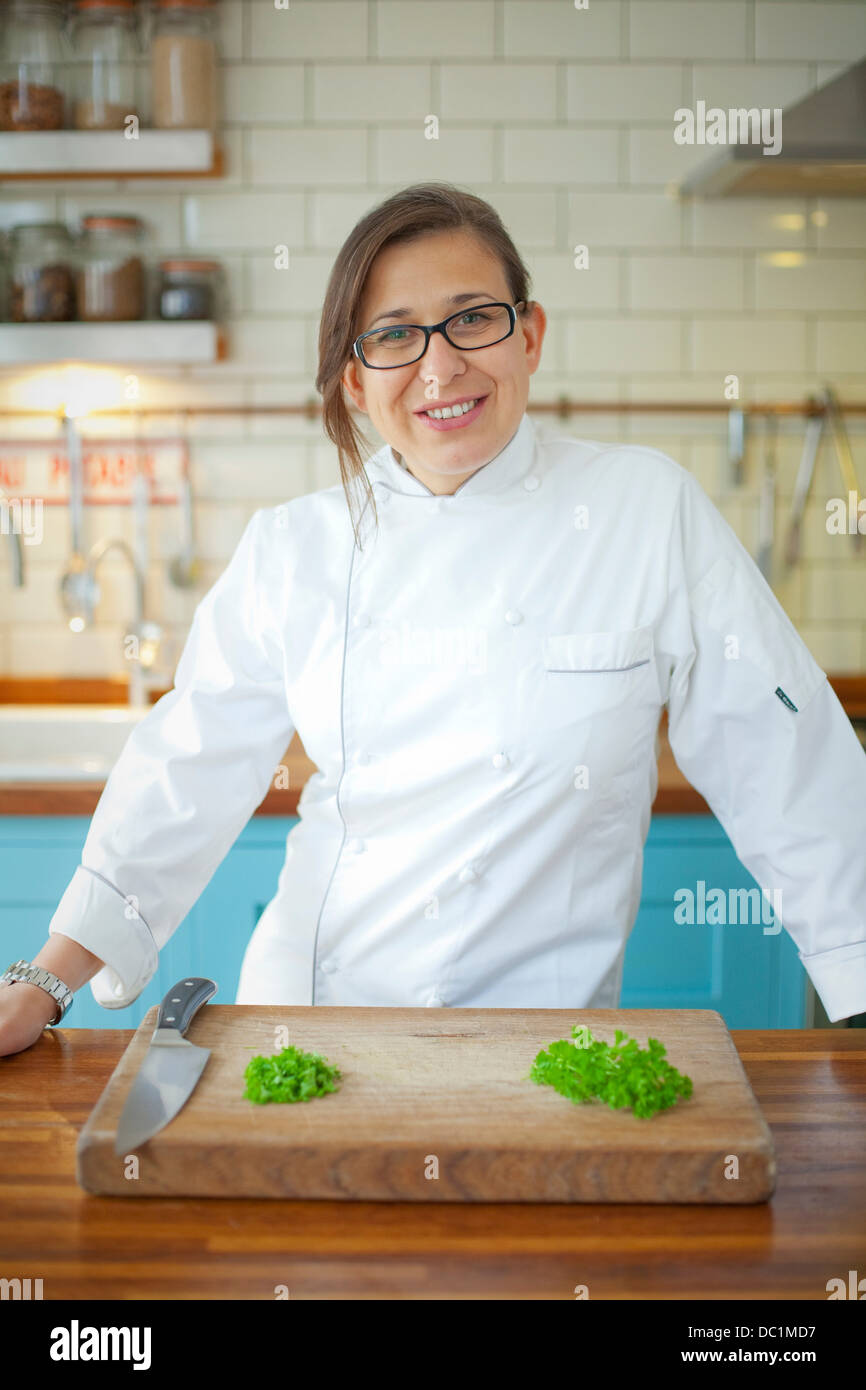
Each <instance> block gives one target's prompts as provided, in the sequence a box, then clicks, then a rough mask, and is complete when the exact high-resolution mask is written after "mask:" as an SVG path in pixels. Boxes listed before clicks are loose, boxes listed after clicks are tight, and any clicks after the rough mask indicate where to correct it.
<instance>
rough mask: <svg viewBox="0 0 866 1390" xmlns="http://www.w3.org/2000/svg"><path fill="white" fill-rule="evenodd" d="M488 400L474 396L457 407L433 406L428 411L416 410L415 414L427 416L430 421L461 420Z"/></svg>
mask: <svg viewBox="0 0 866 1390" xmlns="http://www.w3.org/2000/svg"><path fill="white" fill-rule="evenodd" d="M486 399H487V397H486V396H472V397H470V398H469V399H468V400H466V401H459V402H458V403H457V404H455V405H446V406H438V405H431V406H429V407H428V408H427V409H426V410H416V412H415V414H416V415H420V416H422V417H424V416H426V417H427V419H428V420H459V419H460V418H461V416H463V415H469V414H470V413H471V412H472V411H473V410H475V409H476V407H477V406H479V405H480V404H481V402H482V401H484V400H486Z"/></svg>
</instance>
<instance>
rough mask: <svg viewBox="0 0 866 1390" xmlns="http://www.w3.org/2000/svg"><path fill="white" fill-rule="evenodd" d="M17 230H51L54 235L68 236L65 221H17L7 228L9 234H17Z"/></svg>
mask: <svg viewBox="0 0 866 1390" xmlns="http://www.w3.org/2000/svg"><path fill="white" fill-rule="evenodd" d="M19 232H51V233H52V234H53V235H55V236H65V237H68V236H69V228H68V227H67V225H66V223H65V222H17V223H16V224H15V226H14V227H10V229H9V235H10V236H18V234H19Z"/></svg>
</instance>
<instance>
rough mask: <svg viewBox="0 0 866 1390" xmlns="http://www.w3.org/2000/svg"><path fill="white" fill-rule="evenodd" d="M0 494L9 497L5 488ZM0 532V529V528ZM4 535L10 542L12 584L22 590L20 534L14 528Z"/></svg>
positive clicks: (22, 556)
mask: <svg viewBox="0 0 866 1390" xmlns="http://www.w3.org/2000/svg"><path fill="white" fill-rule="evenodd" d="M0 492H2V493H3V496H4V497H8V496H9V494H8V492H6V490H5V488H0ZM0 530H2V528H0ZM5 534H6V535H7V536H8V537H9V539H10V541H11V542H12V583H13V584H14V585H15V588H16V589H23V588H24V546H23V544H22V542H21V534H20V532H19V531H16V530H15V529H14V527H13V529H12V530H11V531H6V532H5Z"/></svg>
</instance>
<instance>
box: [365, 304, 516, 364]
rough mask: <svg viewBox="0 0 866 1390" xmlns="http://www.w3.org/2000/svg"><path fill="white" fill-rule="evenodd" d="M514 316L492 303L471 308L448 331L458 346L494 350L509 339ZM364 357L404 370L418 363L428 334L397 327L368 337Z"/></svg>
mask: <svg viewBox="0 0 866 1390" xmlns="http://www.w3.org/2000/svg"><path fill="white" fill-rule="evenodd" d="M510 331H511V316H510V315H509V313H508V310H507V309H506V308H505V306H504V305H501V304H490V305H485V306H484V307H483V308H479V309H467V310H465V311H464V312H463V313H462V314H459V315H458V316H457V317H456V318H453V319H452V320H451V322H450V323H449V324H448V326H447V329H446V332H447V334H448V337H449V339H450V340H451V342H452V343H453V344H454V346H455V347H459V348H470V349H471V348H480V347H490V346H491V345H492V344H493V343H498V342H500V341H501V340H502V339H503V338H507V337H508V334H509V332H510ZM361 348H362V349H363V352H364V356H365V358H366V359H367V361H368V362H369V363H370V365H371V366H373V367H401V366H404V365H405V364H406V363H408V362H415V361H417V359H418V358H419V357H420V356H421V353H422V352H423V350H424V334H423V332H422V331H421V329H420V328H414V327H413V326H412V325H411V324H406V325H403V324H393V325H392V326H391V327H390V328H383V329H381V330H380V331H378V332H376V333H371V334H370V336H369V337H365V338H364V340H363V342H362V343H361Z"/></svg>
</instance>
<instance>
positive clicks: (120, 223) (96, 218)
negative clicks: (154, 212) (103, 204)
mask: <svg viewBox="0 0 866 1390" xmlns="http://www.w3.org/2000/svg"><path fill="white" fill-rule="evenodd" d="M81 225H82V227H86V228H87V230H88V231H99V232H102V231H112V232H122V231H127V232H139V231H141V229H142V227H143V226H144V223H143V222H142V220H141V218H140V217H130V216H128V215H127V214H126V213H121V212H91V213H88V214H87V216H86V217H82V219H81Z"/></svg>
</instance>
